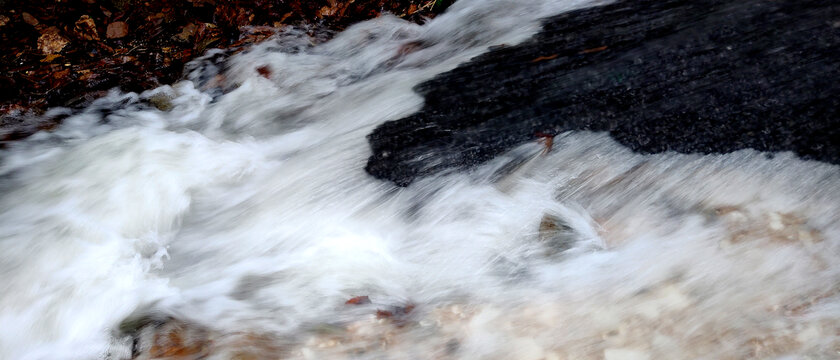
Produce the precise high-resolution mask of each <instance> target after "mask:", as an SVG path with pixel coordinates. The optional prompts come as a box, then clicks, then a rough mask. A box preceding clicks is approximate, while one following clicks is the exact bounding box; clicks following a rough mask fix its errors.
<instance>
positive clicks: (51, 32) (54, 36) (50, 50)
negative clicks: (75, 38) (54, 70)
mask: <svg viewBox="0 0 840 360" xmlns="http://www.w3.org/2000/svg"><path fill="white" fill-rule="evenodd" d="M69 43H70V41H68V40H67V39H65V38H64V37H63V36H61V34H60V33H59V31H58V28H57V27H55V26H52V27H49V28H47V29H46V30H44V32H43V34H41V37H39V38H38V50H41V52H42V53H44V54H47V55H50V54H57V53H60V52H61V50H63V49H64V47H65V46H67V44H69Z"/></svg>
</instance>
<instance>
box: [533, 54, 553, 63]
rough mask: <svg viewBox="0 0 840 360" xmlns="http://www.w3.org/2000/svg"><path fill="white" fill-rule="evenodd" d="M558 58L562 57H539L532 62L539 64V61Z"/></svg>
mask: <svg viewBox="0 0 840 360" xmlns="http://www.w3.org/2000/svg"><path fill="white" fill-rule="evenodd" d="M558 56H560V54H551V55H548V56H539V57H537V58H536V59H534V60H531V62H532V63H535V62H539V61H543V60H551V59H556V58H557V57H558Z"/></svg>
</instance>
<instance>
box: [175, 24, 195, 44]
mask: <svg viewBox="0 0 840 360" xmlns="http://www.w3.org/2000/svg"><path fill="white" fill-rule="evenodd" d="M194 34H195V24H193V23H189V24H187V25H186V26H184V28H183V29H181V32H180V33H178V34H177V35H175V36H174V39H175V40H178V41H181V42H188V41H189V40H190V38H191V37H193V35H194Z"/></svg>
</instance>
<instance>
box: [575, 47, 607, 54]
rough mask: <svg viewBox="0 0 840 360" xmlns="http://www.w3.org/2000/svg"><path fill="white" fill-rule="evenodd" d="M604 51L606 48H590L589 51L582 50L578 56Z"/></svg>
mask: <svg viewBox="0 0 840 360" xmlns="http://www.w3.org/2000/svg"><path fill="white" fill-rule="evenodd" d="M604 50H607V47H606V46H599V47H596V48H591V49H586V50H582V51H581V52H579V53H578V54H589V53H596V52H601V51H604Z"/></svg>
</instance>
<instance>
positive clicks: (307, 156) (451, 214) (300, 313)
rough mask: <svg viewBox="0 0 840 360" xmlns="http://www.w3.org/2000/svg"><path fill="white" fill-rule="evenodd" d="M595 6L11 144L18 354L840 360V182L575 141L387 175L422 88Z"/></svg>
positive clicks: (744, 160)
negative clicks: (380, 160)
mask: <svg viewBox="0 0 840 360" xmlns="http://www.w3.org/2000/svg"><path fill="white" fill-rule="evenodd" d="M585 5H587V2H586V1H566V0H557V1H546V2H542V3H540V2H522V1H516V0H484V1H472V0H460V1H458V2H457V3H456V4H455V5H454V6H453V7H452V8H451V9H450V10H449V11H448V12H447V13H446V14H444V15H442V16H439V17H438V18H436V19H434V20H432V21H430V22H429V23H427V24H425V25H423V26H418V25H414V24H410V23H407V22H405V21H402V20H399V19H397V18H394V17H382V18H378V19H375V20H372V21H368V22H365V23H361V24H358V25H356V26H354V27H352V28H350V29H348V30H347V31H345V32H343V33H341V34H338V35H337V36H336V37H335V38H334V39H332V40H330V41H328V42H325V43H320V44H317V45H313V41H312V39H311V38H309V37H308V36H307V35H306V34H305V32H302V31H300V32H299V31H295V30H288V31H286V32H285V33H283V34H280V35H279V36H278V37H277V39H276V40H275V41H271V42H268V43H263V44H260V45H257V46H255V47H254V48H253V49H251V50H250V51H248V52H245V53H241V54H238V55H235V56H231V57H227V56H225V55H224V54H222V53H221V52H211V53H210V54H208V55H207V56H205V57H204V58H201V59H198V60H196V61H195V62H194V63H193V64H192V68H191V72H190V75H189V76H188V77H187V80H185V81H182V82H179V83H177V84H175V85H173V86H171V87H163V88H159V89H156V90H152V91H148V92H145V93H143V94H133V93H119V92H114V93H112V94H110V95H109V96H108V97H106V98H103V99H100V100H98V101H97V102H96V103H94V104H93V105H91V106H90V107H89V108H87V109H85V110H83V111H82V112H79V113H73V114H72V115H71V116H69V117H68V118H66V119H65V120H64V122H63V124H62V125H61V126H60V127H59V128H58V129H56V130H54V131H52V132H42V133H38V134H36V135H34V136H33V137H31V138H29V139H27V140H26V141H22V142H18V143H15V144H12V145H11V146H10V147H9V148H8V149H6V150H3V152H2V164H0V190H1V191H2V197H1V198H0V276H2V281H0V359H131V358H137V359H148V358H155V357H157V358H162V357H165V356H169V355H184V356H183V357H180V358H211V359H233V358H236V359H263V358H265V359H271V358H315V359H320V358H360V359H383V358H394V359H479V358H481V359H589V358H591V359H604V358H605V359H610V360H615V359H680V358H706V359H724V358H732V359H741V358H749V357H755V358H774V357H780V358H781V357H785V356H787V357H790V358H818V359H820V358H821V359H835V358H837V357H838V356H840V263H838V261H837V259H838V255H840V223H839V222H838V220H840V168H838V166H834V165H827V164H823V163H818V162H811V161H802V160H799V159H798V158H796V157H795V156H793V155H791V154H785V153H783V154H779V155H777V156H775V157H773V158H770V157H768V156H765V154H761V153H758V152H754V151H751V150H745V151H740V152H736V153H732V154H727V155H709V156H701V155H683V154H673V153H666V154H660V155H638V154H634V153H632V152H630V151H628V150H627V149H625V148H623V147H622V146H620V145H618V144H616V143H615V142H613V141H612V140H611V139H610V138H609V137H608V136H606V135H605V134H598V133H587V132H575V133H567V134H562V135H560V136H558V137H557V139H555V141H554V148H553V150H552V151H550V152H548V153H543V147H542V145H540V144H538V143H536V142H535V143H532V144H525V145H523V146H521V147H519V148H516V149H514V150H512V151H510V152H509V153H508V154H505V155H503V156H500V157H498V158H497V159H495V160H493V161H491V162H489V163H487V164H485V165H483V166H481V167H478V168H476V169H472V170H470V171H462V172H458V173H450V174H442V175H438V176H433V177H429V178H426V179H423V180H420V181H418V182H416V183H414V184H412V185H411V186H410V187H407V188H398V187H395V186H394V185H392V184H390V183H387V182H383V181H381V180H377V179H374V178H372V177H371V176H369V175H367V174H366V173H365V171H364V165H365V162H366V160H367V158H368V156H369V155H370V154H369V151H370V150H369V147H368V145H367V142H366V139H365V136H366V135H367V134H368V133H370V132H371V131H372V130H373V129H374V128H375V127H376V126H377V125H379V124H381V123H383V122H384V121H387V120H393V119H398V118H401V117H404V116H407V115H410V114H411V113H412V112H414V111H416V110H418V109H419V107H420V106H421V105H422V101H423V99H422V98H421V97H419V96H418V95H416V94H415V93H414V92H413V91H412V87H413V86H415V85H417V84H418V83H420V82H422V81H424V80H428V79H430V78H431V77H433V76H434V75H435V74H438V73H440V72H443V71H446V70H449V69H452V68H454V67H455V66H457V65H458V64H459V63H461V62H464V61H466V60H468V59H469V58H470V57H473V56H475V55H477V54H480V53H481V52H483V51H485V50H486V49H487V47H488V46H492V45H499V44H514V43H517V42H519V41H523V40H525V39H527V38H528V36H530V35H531V34H533V33H534V32H536V31H537V30H538V29H539V16H547V15H550V14H555V13H559V12H562V11H566V10H569V9H572V8H575V7H580V6H585ZM418 42H422V43H423V44H425V45H426V46H424V47H423V48H422V49H419V48H418V49H414V48H412V49H411V50H412V51H405V49H406V46H409V47H410V46H411V45H410V44H417V43H418ZM257 69H261V70H260V71H258V70H257ZM260 73H262V74H263V75H266V74H267V76H262V75H261V74H260ZM453 96H457V94H453ZM151 104H156V105H157V107H155V106H152V105H151ZM159 108H162V109H164V110H166V111H164V110H160V109H159ZM62 113H68V110H64V109H55V110H53V111H52V114H50V115H56V114H62ZM357 296H368V298H367V299H369V300H370V303H367V301H364V300H363V299H362V298H356V300H355V301H351V302H358V303H359V304H346V302H347V301H348V300H350V299H353V298H354V297H357ZM150 319H151V320H150ZM161 334H163V335H161ZM196 344H197V345H196ZM175 358H179V357H177V356H176V357H175Z"/></svg>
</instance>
